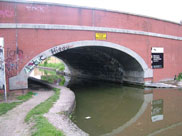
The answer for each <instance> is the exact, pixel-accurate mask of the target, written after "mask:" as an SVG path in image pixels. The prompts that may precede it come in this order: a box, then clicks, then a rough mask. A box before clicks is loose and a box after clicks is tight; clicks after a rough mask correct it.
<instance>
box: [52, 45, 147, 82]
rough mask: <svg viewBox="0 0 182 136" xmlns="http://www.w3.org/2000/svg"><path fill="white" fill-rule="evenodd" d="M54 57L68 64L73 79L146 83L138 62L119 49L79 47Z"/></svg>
mask: <svg viewBox="0 0 182 136" xmlns="http://www.w3.org/2000/svg"><path fill="white" fill-rule="evenodd" d="M54 56H56V57H58V58H59V59H61V60H63V61H64V62H65V63H66V64H67V66H68V67H69V70H70V71H71V76H72V77H76V78H86V79H91V80H102V81H110V82H118V83H122V82H123V81H126V82H130V83H143V82H144V72H143V69H142V67H141V65H140V64H139V63H138V62H137V60H136V59H135V58H133V57H132V56H130V55H128V54H127V53H125V52H122V51H120V50H117V49H113V48H110V47H100V46H90V47H89V46H86V47H77V48H73V49H69V50H66V51H63V52H60V53H57V54H55V55H54Z"/></svg>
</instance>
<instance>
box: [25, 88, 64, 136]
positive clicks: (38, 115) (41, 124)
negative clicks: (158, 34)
mask: <svg viewBox="0 0 182 136" xmlns="http://www.w3.org/2000/svg"><path fill="white" fill-rule="evenodd" d="M54 91H55V94H54V95H53V96H51V97H50V98H49V99H47V100H46V101H45V102H42V103H41V104H39V105H38V106H36V107H35V108H33V109H32V110H31V111H30V112H29V113H28V114H27V116H26V118H25V122H30V121H33V122H34V123H35V124H34V127H33V128H34V130H35V131H34V132H33V134H32V135H33V136H63V134H62V132H61V131H59V130H57V129H56V128H55V127H54V126H52V124H50V123H49V122H48V120H47V119H46V118H45V117H43V115H44V114H45V113H47V112H48V111H49V109H50V108H51V107H52V106H53V104H54V102H56V101H57V99H58V98H59V94H60V90H59V89H56V88H54Z"/></svg>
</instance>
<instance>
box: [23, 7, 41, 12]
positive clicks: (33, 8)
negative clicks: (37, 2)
mask: <svg viewBox="0 0 182 136" xmlns="http://www.w3.org/2000/svg"><path fill="white" fill-rule="evenodd" d="M26 9H27V10H28V11H38V12H44V8H43V7H40V6H36V7H35V6H26Z"/></svg>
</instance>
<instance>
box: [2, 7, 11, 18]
mask: <svg viewBox="0 0 182 136" xmlns="http://www.w3.org/2000/svg"><path fill="white" fill-rule="evenodd" d="M13 16H14V13H13V11H11V10H7V9H6V10H0V18H6V17H7V18H11V17H13Z"/></svg>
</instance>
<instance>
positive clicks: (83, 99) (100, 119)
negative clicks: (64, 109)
mask: <svg viewBox="0 0 182 136" xmlns="http://www.w3.org/2000/svg"><path fill="white" fill-rule="evenodd" d="M68 87H69V88H71V90H73V91H74V93H75V95H76V108H75V111H74V113H73V115H72V120H73V122H74V123H75V124H76V125H77V126H78V127H79V128H81V129H82V130H83V131H85V132H86V133H88V134H89V135H90V136H147V135H148V136H153V135H160V136H161V135H165V136H166V135H169V136H171V135H175V136H176V135H177V134H179V135H180V136H181V134H182V131H181V130H182V116H181V115H182V106H181V105H182V90H178V89H144V88H138V87H131V86H126V85H119V84H112V83H104V82H102V83H98V82H88V81H82V82H79V83H75V84H72V85H69V86H68Z"/></svg>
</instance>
